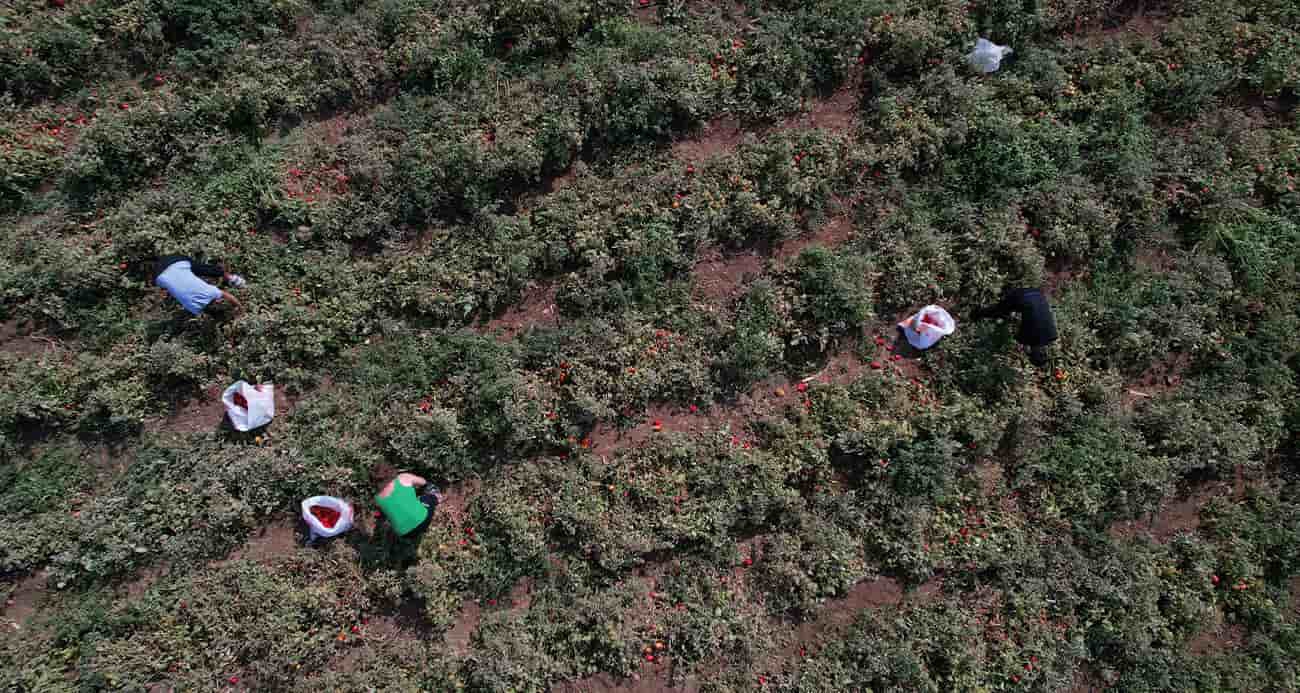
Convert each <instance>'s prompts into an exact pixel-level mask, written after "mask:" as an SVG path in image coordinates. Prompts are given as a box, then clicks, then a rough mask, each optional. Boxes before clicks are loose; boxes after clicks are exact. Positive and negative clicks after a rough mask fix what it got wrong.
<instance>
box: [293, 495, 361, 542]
mask: <svg viewBox="0 0 1300 693" xmlns="http://www.w3.org/2000/svg"><path fill="white" fill-rule="evenodd" d="M313 506H321V507H323V508H328V509H329V510H333V511H334V512H337V513H338V514H339V516H338V520H336V521H335V522H334V526H333V527H330V526H327V525H326V524H325V523H324V522H323V521H321V518H319V517H317V516H316V515H315V514H313V513H312V511H311V509H312V507H313ZM302 521H303V522H306V523H307V529H309V530H311V540H312V541H315V540H316V539H318V538H328V537H337V536H338V535H340V534H342V533H344V532H346V531H348V530H349V529H352V505H351V504H350V503H348V502H347V501H345V500H343V499H342V498H335V497H334V496H312V497H311V498H307V499H305V500H303V502H302Z"/></svg>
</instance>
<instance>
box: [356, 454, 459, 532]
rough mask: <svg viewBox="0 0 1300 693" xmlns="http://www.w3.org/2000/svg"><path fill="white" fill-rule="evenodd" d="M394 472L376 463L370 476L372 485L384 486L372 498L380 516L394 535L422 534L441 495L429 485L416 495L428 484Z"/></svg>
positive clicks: (408, 474)
mask: <svg viewBox="0 0 1300 693" xmlns="http://www.w3.org/2000/svg"><path fill="white" fill-rule="evenodd" d="M396 471H397V470H395V469H393V467H392V466H390V465H387V464H380V465H378V466H377V467H376V468H375V471H374V472H373V473H372V474H371V477H372V478H373V479H374V480H375V481H376V483H383V484H384V485H383V488H381V489H380V490H379V493H378V494H376V495H375V503H377V504H378V505H379V509H380V510H382V511H383V513H384V517H387V518H388V523H389V524H391V525H392V526H393V531H394V532H396V533H397V536H399V537H404V536H407V535H409V534H413V533H416V532H419V531H422V530H424V528H425V527H427V526H428V525H429V519H430V518H431V517H433V511H434V509H435V508H437V507H438V501H440V500H441V499H442V496H440V495H439V494H438V489H436V488H433V487H432V486H429V488H428V489H426V490H425V492H424V493H423V494H419V495H417V494H416V492H415V489H416V487H421V486H427V485H428V484H429V482H428V481H425V480H424V478H423V477H419V476H416V475H414V474H410V473H407V472H402V473H400V474H398V473H396ZM385 479H387V480H388V481H387V483H384V480H385Z"/></svg>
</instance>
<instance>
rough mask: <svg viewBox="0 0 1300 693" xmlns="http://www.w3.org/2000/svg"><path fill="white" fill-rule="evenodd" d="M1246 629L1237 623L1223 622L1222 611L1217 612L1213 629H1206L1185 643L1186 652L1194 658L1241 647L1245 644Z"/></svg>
mask: <svg viewBox="0 0 1300 693" xmlns="http://www.w3.org/2000/svg"><path fill="white" fill-rule="evenodd" d="M1245 639H1246V629H1245V627H1244V626H1242V625H1241V624H1239V623H1233V624H1228V623H1224V622H1223V611H1222V609H1220V610H1218V611H1217V618H1216V623H1215V625H1214V627H1212V628H1207V629H1205V630H1204V631H1202V632H1201V633H1200V634H1199V635H1197V636H1196V637H1194V638H1192V639H1191V640H1189V641H1188V642H1187V652H1188V653H1189V654H1192V655H1195V656H1198V657H1199V656H1204V655H1209V654H1212V653H1215V652H1225V651H1228V650H1235V649H1237V648H1239V647H1241V644H1242V643H1243V642H1245Z"/></svg>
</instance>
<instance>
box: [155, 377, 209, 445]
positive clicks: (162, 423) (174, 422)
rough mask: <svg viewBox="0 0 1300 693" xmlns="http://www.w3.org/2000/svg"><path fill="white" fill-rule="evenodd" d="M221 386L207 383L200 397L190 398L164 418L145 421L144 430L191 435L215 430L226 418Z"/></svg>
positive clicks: (165, 433) (164, 433)
mask: <svg viewBox="0 0 1300 693" xmlns="http://www.w3.org/2000/svg"><path fill="white" fill-rule="evenodd" d="M221 392H222V387H221V386H220V385H209V386H207V387H206V388H204V390H203V394H202V395H201V396H200V397H197V398H195V399H191V400H189V401H187V402H185V403H184V404H182V405H181V406H179V407H177V409H176V411H175V412H173V413H172V415H171V416H168V417H166V418H164V419H151V420H148V421H146V422H145V430H147V431H151V432H153V433H157V434H163V435H191V434H194V433H201V432H203V431H215V430H217V429H218V428H219V427H220V426H221V423H222V421H223V420H224V419H225V418H226V410H225V407H223V406H222V404H221Z"/></svg>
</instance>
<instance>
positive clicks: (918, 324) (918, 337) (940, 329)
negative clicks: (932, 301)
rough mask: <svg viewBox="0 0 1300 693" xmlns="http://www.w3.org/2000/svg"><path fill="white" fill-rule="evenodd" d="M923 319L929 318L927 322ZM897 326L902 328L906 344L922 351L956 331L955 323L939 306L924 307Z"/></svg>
mask: <svg viewBox="0 0 1300 693" xmlns="http://www.w3.org/2000/svg"><path fill="white" fill-rule="evenodd" d="M925 318H929V322H927V321H926V320H925ZM898 326H899V327H901V328H903V336H905V337H907V343H908V344H911V345H912V346H914V347H916V348H917V349H922V350H925V349H929V348H930V347H932V346H934V345H935V343H937V342H938V341H939V340H940V339H943V338H944V337H947V336H948V335H950V334H952V333H953V332H956V331H957V321H956V320H954V319H953V317H952V316H951V315H949V314H948V311H946V310H944V309H942V308H940V307H939V306H926V307H924V308H922V309H921V310H919V311H917V313H916V315H913V316H912V317H911V318H909V319H907V320H904V321H903V322H900V323H898Z"/></svg>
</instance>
